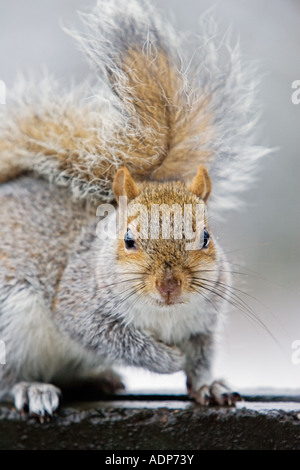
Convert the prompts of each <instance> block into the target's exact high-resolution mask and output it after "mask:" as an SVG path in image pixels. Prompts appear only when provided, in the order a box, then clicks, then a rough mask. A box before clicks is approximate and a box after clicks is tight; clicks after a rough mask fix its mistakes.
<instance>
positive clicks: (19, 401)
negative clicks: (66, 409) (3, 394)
mask: <svg viewBox="0 0 300 470" xmlns="http://www.w3.org/2000/svg"><path fill="white" fill-rule="evenodd" d="M11 394H12V396H13V399H14V404H15V407H16V409H17V411H19V412H20V413H21V414H22V415H24V414H25V412H26V411H28V414H29V415H30V416H34V417H36V418H38V419H39V421H40V422H41V423H43V422H44V421H49V420H50V419H51V418H52V417H53V415H54V413H55V411H56V410H57V408H58V407H59V403H60V397H61V391H60V389H59V388H57V387H55V386H54V385H51V384H44V383H38V382H19V383H17V384H16V385H14V387H13V388H12V390H11Z"/></svg>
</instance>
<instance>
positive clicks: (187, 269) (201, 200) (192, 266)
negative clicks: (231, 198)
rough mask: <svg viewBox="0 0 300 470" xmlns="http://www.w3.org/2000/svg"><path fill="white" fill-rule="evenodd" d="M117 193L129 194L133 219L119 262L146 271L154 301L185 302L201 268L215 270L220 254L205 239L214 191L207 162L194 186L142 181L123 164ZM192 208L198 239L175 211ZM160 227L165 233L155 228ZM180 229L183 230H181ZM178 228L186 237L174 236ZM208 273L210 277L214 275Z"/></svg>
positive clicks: (145, 285)
mask: <svg viewBox="0 0 300 470" xmlns="http://www.w3.org/2000/svg"><path fill="white" fill-rule="evenodd" d="M114 191H115V197H116V199H117V200H118V199H119V197H120V196H127V197H128V219H127V221H128V223H127V226H126V228H124V233H122V234H120V235H121V236H120V239H119V241H118V261H119V263H121V264H122V266H123V267H124V268H125V269H126V270H128V273H130V272H135V273H140V277H141V284H142V288H141V289H142V290H143V292H144V294H145V295H146V294H148V295H149V296H150V297H151V298H152V300H154V301H156V302H157V303H159V304H163V305H170V304H174V303H178V302H184V299H186V297H187V296H188V295H189V294H191V293H192V292H193V291H195V285H194V282H195V281H194V279H195V276H196V278H197V277H198V273H199V271H201V269H202V270H208V269H214V266H215V263H216V258H217V253H216V247H215V243H214V241H213V240H210V242H209V243H208V244H207V246H204V244H205V243H204V241H203V233H204V229H206V231H207V233H209V229H208V220H207V214H206V202H207V200H208V197H209V194H210V191H211V182H210V178H209V175H208V172H207V170H206V168H204V167H203V166H202V165H201V166H200V167H199V169H198V172H197V175H196V176H195V178H194V179H193V180H192V182H191V183H190V184H189V185H187V184H185V183H183V182H181V181H172V182H166V183H157V182H151V183H143V184H140V185H137V184H136V183H135V182H134V180H133V178H132V177H131V175H130V173H129V171H128V170H127V169H124V168H122V169H120V170H119V171H118V172H117V174H116V177H115V181H114ZM158 206H159V209H160V210H159V212H158V211H157V209H158ZM135 208H136V209H137V211H136V212H134V210H135ZM153 208H154V209H155V211H156V217H157V218H156V219H155V216H154V213H155V211H153ZM169 209H171V212H170V214H171V216H170V234H167V236H168V235H170V236H169V237H168V238H164V236H163V233H162V229H163V223H164V221H168V216H169ZM189 209H192V211H191V228H192V230H193V232H196V234H195V235H194V239H193V240H190V239H189V236H187V234H186V233H184V230H182V229H181V227H180V226H179V225H178V223H180V222H178V220H183V219H180V218H179V219H176V218H175V216H174V215H173V214H172V210H175V211H176V210H178V211H179V212H180V214H182V215H183V214H184V210H189ZM197 210H198V213H197V212H196V211H197ZM151 211H153V212H151ZM157 214H158V215H157ZM197 214H198V220H196V215H197ZM151 216H152V217H151ZM199 217H200V219H199ZM197 223H198V225H197ZM145 224H146V226H147V224H148V229H149V230H148V236H147V238H143V236H142V235H141V234H142V230H143V228H142V227H145ZM155 224H157V226H156V227H155ZM157 227H159V232H157V231H156V232H155V230H154V229H155V228H156V229H157ZM178 227H179V228H180V231H179V232H176V230H177V229H178ZM182 227H184V225H183V226H182ZM151 230H154V231H153V232H151ZM175 232H176V233H181V237H180V236H179V237H178V235H176V236H175V237H174V234H175ZM154 233H155V234H156V235H154V236H153V234H154ZM130 245H132V246H130ZM206 277H210V276H209V273H208V276H206Z"/></svg>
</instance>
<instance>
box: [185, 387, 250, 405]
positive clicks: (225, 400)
mask: <svg viewBox="0 0 300 470" xmlns="http://www.w3.org/2000/svg"><path fill="white" fill-rule="evenodd" d="M189 394H190V396H191V398H193V399H194V400H195V401H196V403H198V404H199V405H203V406H214V405H217V406H235V404H236V402H238V401H242V400H243V398H242V397H241V395H240V394H239V393H237V392H232V391H231V390H230V389H229V388H228V387H227V386H226V385H225V384H224V383H223V382H221V381H215V382H213V383H212V384H211V385H209V386H208V385H202V387H200V388H199V389H198V390H193V389H191V390H190V391H189Z"/></svg>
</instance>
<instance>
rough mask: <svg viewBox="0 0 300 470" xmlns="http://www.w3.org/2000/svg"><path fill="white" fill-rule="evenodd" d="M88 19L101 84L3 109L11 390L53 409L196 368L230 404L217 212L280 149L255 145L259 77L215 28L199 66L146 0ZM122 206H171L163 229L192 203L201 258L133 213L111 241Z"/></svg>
mask: <svg viewBox="0 0 300 470" xmlns="http://www.w3.org/2000/svg"><path fill="white" fill-rule="evenodd" d="M82 20H83V23H84V25H85V28H86V30H85V31H84V32H82V33H80V34H79V33H74V32H73V33H72V35H73V36H75V37H76V39H77V40H78V41H79V42H80V44H81V47H82V49H83V51H84V52H85V54H86V56H87V58H88V59H89V60H90V63H91V64H92V66H93V73H94V80H93V83H92V84H84V85H81V86H77V87H75V88H72V89H71V90H69V91H67V92H66V91H62V90H61V89H60V88H59V87H57V86H56V85H55V83H54V82H53V81H52V79H50V78H47V77H46V78H45V79H44V80H43V81H41V82H40V83H36V84H32V85H30V84H25V85H24V84H23V89H22V86H20V84H19V85H18V87H19V88H15V89H13V90H12V91H11V95H9V96H8V97H7V106H6V107H5V110H3V113H4V114H3V115H2V116H1V124H0V182H1V185H0V204H1V211H0V226H1V229H0V230H1V232H0V233H1V237H0V339H1V340H2V341H4V343H5V345H6V364H5V365H1V366H0V384H1V385H0V394H1V397H6V396H11V397H13V399H14V403H15V406H16V408H17V409H18V410H20V411H22V410H24V409H25V408H28V410H29V413H31V414H34V415H37V416H40V417H41V418H43V417H45V416H51V415H52V414H53V413H54V412H55V410H56V409H57V408H58V406H59V401H60V394H61V389H63V388H64V387H65V386H68V384H71V383H72V382H76V381H78V380H82V381H84V380H90V379H93V380H94V381H95V382H97V381H98V383H101V381H102V383H103V384H105V383H106V385H107V384H108V385H109V387H111V390H117V389H118V388H122V383H121V380H120V378H119V377H118V376H117V375H116V374H115V373H114V372H113V370H112V369H111V367H112V366H113V364H126V365H133V366H138V367H143V368H147V369H149V370H151V371H154V372H158V373H172V372H175V371H180V370H183V371H185V373H186V376H187V389H188V392H189V394H190V396H191V397H192V398H193V399H194V400H195V401H196V402H198V403H200V404H202V405H204V404H210V403H213V404H215V403H216V404H224V405H231V404H232V403H234V402H235V400H236V399H238V394H234V393H231V391H230V390H228V389H227V388H226V386H225V385H223V384H222V383H221V382H218V381H214V382H212V378H211V365H212V361H213V358H214V351H215V343H216V339H217V336H218V334H219V331H220V329H221V325H222V322H223V318H224V315H225V313H226V305H227V304H228V301H227V300H228V297H227V296H228V294H229V293H230V286H231V276H230V265H229V264H228V262H227V260H226V257H225V255H224V254H223V252H222V249H221V248H220V246H219V245H218V242H217V240H216V238H215V237H214V236H213V234H212V232H211V228H210V224H209V218H208V210H209V211H212V213H214V214H216V213H222V212H223V211H224V210H225V209H227V208H235V207H236V206H237V205H238V198H237V197H236V194H238V192H239V191H240V190H241V189H244V187H245V185H246V184H247V183H248V182H250V181H251V176H252V173H253V169H254V166H255V165H254V163H255V162H256V161H257V160H258V159H259V158H260V157H262V156H263V155H265V154H266V153H267V152H268V149H265V148H263V147H258V146H255V145H253V136H254V132H253V131H254V129H255V125H254V124H255V121H256V117H257V106H256V103H255V100H253V98H254V97H255V93H254V92H255V87H256V81H255V80H253V79H252V78H251V70H250V69H249V68H247V67H246V66H244V64H243V62H242V61H241V58H240V56H239V52H238V49H237V48H236V49H233V50H229V49H226V47H225V49H226V50H227V52H228V51H229V52H228V54H229V55H228V57H227V58H226V60H224V58H222V57H219V54H218V53H219V46H220V41H219V40H218V36H217V34H216V31H215V29H214V28H215V25H214V23H212V22H208V24H206V25H204V23H205V22H204V23H203V29H202V31H201V33H202V37H200V39H198V41H200V44H199V47H198V48H197V49H196V52H195V54H194V57H193V61H191V60H190V59H189V58H187V60H185V59H184V55H183V54H182V52H180V51H181V50H182V44H181V42H182V38H181V37H180V35H179V33H178V32H177V31H176V32H175V31H174V30H173V29H172V27H171V26H170V25H169V24H167V22H166V21H165V18H162V17H161V16H160V15H159V13H158V12H157V11H155V9H154V8H153V7H152V6H151V5H150V4H149V3H148V2H146V1H141V0H139V1H137V0H130V1H127V2H124V1H121V0H102V1H99V2H97V4H96V5H95V6H94V8H93V9H92V10H91V11H90V12H89V13H85V14H82ZM249 70H250V71H249ZM212 187H213V191H212ZM211 191H212V196H211ZM121 197H123V198H124V197H126V198H127V201H128V209H130V208H131V207H134V206H135V205H139V207H144V208H146V209H147V210H148V213H150V212H151V208H152V206H153V205H156V206H159V207H160V208H161V212H160V215H159V216H158V218H157V219H156V223H157V226H158V228H161V225H162V220H163V216H164V215H168V214H167V211H168V208H169V207H174V205H175V206H176V207H179V208H184V207H185V206H188V207H190V208H192V209H193V213H192V216H191V224H192V229H193V233H195V240H196V242H195V243H196V245H197V246H196V249H195V247H194V248H193V249H191V250H187V249H186V243H187V239H186V238H185V236H183V237H181V238H180V237H177V238H175V237H174V236H170V237H166V238H165V237H163V236H162V234H161V232H160V231H159V230H158V237H157V238H153V239H152V238H143V237H142V236H141V233H140V230H139V229H140V227H139V226H138V225H137V223H136V220H135V219H134V218H133V217H129V218H128V220H127V221H126V225H125V226H124V228H123V232H122V233H121V237H119V238H118V237H117V238H115V237H110V238H109V237H108V238H107V237H106V238H105V237H104V238H101V237H99V236H97V225H98V223H99V217H97V216H96V210H97V207H98V206H99V205H101V203H111V204H112V206H113V207H117V205H118V204H119V202H120V198H121ZM196 207H198V208H200V209H201V211H200V213H201V216H200V224H199V226H198V225H197V224H196V223H195V211H194V210H195V209H196ZM118 211H119V212H120V209H119V210H117V213H118ZM115 216H116V214H113V217H115ZM141 220H142V219H141V218H140V219H139V221H140V223H141ZM172 220H173V219H172ZM175 225H176V224H175V215H174V221H173V222H171V226H172V227H171V228H172V229H173V230H175ZM199 227H200V228H199ZM156 229H157V227H156Z"/></svg>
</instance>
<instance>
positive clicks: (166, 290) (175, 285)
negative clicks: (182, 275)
mask: <svg viewBox="0 0 300 470" xmlns="http://www.w3.org/2000/svg"><path fill="white" fill-rule="evenodd" d="M181 285H182V281H181V280H180V279H176V278H175V277H173V276H172V277H167V278H164V279H162V280H161V281H158V280H157V281H156V288H157V290H158V292H159V293H160V295H161V296H162V297H163V298H165V299H166V300H167V301H169V300H170V299H171V298H173V297H177V296H178V295H179V294H180V292H181Z"/></svg>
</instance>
